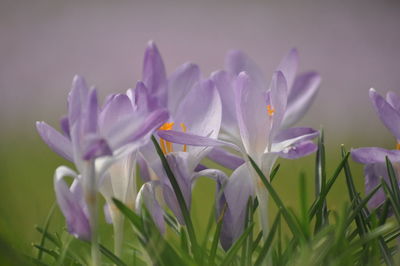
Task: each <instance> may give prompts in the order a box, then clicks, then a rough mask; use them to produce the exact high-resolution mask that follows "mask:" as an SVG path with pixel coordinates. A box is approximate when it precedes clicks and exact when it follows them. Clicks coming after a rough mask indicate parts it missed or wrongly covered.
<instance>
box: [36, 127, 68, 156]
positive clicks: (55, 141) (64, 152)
mask: <svg viewBox="0 0 400 266" xmlns="http://www.w3.org/2000/svg"><path fill="white" fill-rule="evenodd" d="M36 129H37V131H38V133H39V135H40V137H42V139H43V141H44V142H45V143H46V144H47V145H48V146H49V147H50V148H51V149H52V150H53V151H54V152H56V153H57V154H58V155H60V156H62V157H64V158H65V159H67V160H69V161H71V162H72V161H73V153H72V145H71V141H70V140H69V139H68V138H67V137H65V136H63V135H62V134H60V133H59V132H58V131H57V130H55V129H54V128H52V127H51V126H49V125H48V124H46V123H45V122H36Z"/></svg>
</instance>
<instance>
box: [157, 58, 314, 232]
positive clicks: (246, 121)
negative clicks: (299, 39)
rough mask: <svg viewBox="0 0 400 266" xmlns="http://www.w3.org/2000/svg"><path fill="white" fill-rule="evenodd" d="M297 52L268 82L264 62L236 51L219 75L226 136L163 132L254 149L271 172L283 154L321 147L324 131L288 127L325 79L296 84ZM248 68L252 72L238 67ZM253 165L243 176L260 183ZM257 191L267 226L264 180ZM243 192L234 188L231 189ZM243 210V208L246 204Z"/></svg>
mask: <svg viewBox="0 0 400 266" xmlns="http://www.w3.org/2000/svg"><path fill="white" fill-rule="evenodd" d="M296 58H297V53H296V52H295V51H292V52H291V53H290V54H289V56H288V57H287V58H286V59H285V60H284V61H283V63H281V65H280V67H279V69H280V70H278V71H276V72H275V73H274V75H273V77H272V81H271V83H270V85H269V88H268V87H267V86H266V84H267V83H266V82H265V80H264V78H263V76H262V75H261V71H260V70H259V68H258V67H256V65H255V64H254V63H253V62H252V61H251V60H250V59H249V58H247V57H245V56H244V55H243V54H242V53H238V52H234V53H233V54H232V55H231V56H228V60H227V61H228V63H227V65H228V67H227V68H228V69H229V71H228V72H226V73H224V72H219V73H216V74H214V75H213V79H214V81H215V83H216V84H217V88H218V89H219V91H220V94H221V98H222V102H223V117H224V115H225V120H224V118H223V121H224V122H223V123H224V133H225V135H221V137H220V139H211V138H207V137H204V136H196V135H195V134H192V133H190V132H189V133H184V132H179V131H159V132H158V134H159V136H160V137H161V138H163V139H165V140H167V141H171V142H175V143H180V144H187V145H195V146H206V147H207V146H213V147H221V146H225V147H230V148H233V149H236V150H238V151H240V152H241V153H242V154H243V157H244V159H245V160H247V154H248V155H250V156H251V157H252V158H253V159H254V160H255V162H256V163H257V164H258V165H259V166H260V167H261V169H262V171H263V172H264V173H266V175H268V174H269V172H270V171H271V168H272V166H273V164H274V162H275V161H276V159H277V158H278V157H282V158H288V159H296V158H299V157H302V156H306V155H308V154H311V153H313V152H315V151H316V149H317V147H316V145H315V144H314V143H313V142H312V139H313V138H315V137H316V136H318V134H319V133H318V131H316V130H314V129H311V128H303V127H300V128H288V126H289V125H290V124H292V123H294V122H296V121H297V120H298V119H299V118H300V117H301V116H302V115H303V114H304V112H305V111H306V110H307V108H308V105H309V104H310V103H311V102H312V99H313V97H314V95H315V92H316V89H317V87H318V85H319V76H318V75H316V74H312V75H311V74H310V75H307V78H306V77H302V78H301V80H303V81H302V82H300V81H299V82H298V83H297V85H296V82H295V70H296V69H297V59H296ZM242 70H246V71H248V73H247V72H240V73H238V72H239V71H242ZM237 73H238V75H237V76H236V77H235V75H236V74H237ZM229 76H231V77H229ZM232 76H233V77H232ZM286 77H287V78H286ZM221 80H222V81H221ZM218 84H219V85H218ZM293 84H294V85H293ZM288 85H289V86H288ZM295 85H296V86H295ZM300 85H301V86H300ZM300 91H303V92H304V93H303V94H302V93H300ZM306 92H308V93H306ZM291 95H292V96H291ZM304 105H306V106H304ZM247 166H248V167H247V171H248V174H247V175H245V177H243V176H244V175H240V176H242V178H247V179H250V178H252V179H253V180H252V181H247V182H248V183H249V184H259V183H258V182H256V181H257V180H258V176H257V175H256V173H255V172H254V170H253V169H252V167H251V166H250V165H249V164H248V165H247ZM254 191H256V194H257V197H258V199H259V202H260V212H261V215H260V216H261V220H262V224H263V228H264V230H265V231H266V230H267V228H268V226H267V219H268V218H267V212H266V210H267V200H268V197H267V192H266V190H265V188H263V187H262V186H261V185H256V186H255V189H254ZM237 192H238V191H236V192H235V191H234V190H232V192H230V193H237ZM246 203H247V199H246ZM237 204H238V205H243V204H244V203H243V202H242V203H239V202H237ZM238 209H240V208H238ZM238 211H239V212H241V213H242V214H243V212H242V211H241V210H238ZM242 218H244V217H242ZM237 230H239V229H238V228H237Z"/></svg>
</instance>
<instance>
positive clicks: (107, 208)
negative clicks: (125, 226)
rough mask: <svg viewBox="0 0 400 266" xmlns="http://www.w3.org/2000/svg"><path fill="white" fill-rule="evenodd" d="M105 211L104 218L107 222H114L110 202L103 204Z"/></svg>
mask: <svg viewBox="0 0 400 266" xmlns="http://www.w3.org/2000/svg"><path fill="white" fill-rule="evenodd" d="M103 212H104V218H105V220H106V223H108V224H112V222H113V221H112V216H111V210H110V205H109V204H108V203H106V204H104V206H103Z"/></svg>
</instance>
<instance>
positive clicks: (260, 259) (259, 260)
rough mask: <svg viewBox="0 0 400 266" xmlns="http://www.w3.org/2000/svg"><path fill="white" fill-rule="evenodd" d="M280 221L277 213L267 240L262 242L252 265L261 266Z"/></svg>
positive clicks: (279, 214)
mask: <svg viewBox="0 0 400 266" xmlns="http://www.w3.org/2000/svg"><path fill="white" fill-rule="evenodd" d="M280 221H281V213H280V212H278V214H277V215H276V217H275V220H274V223H273V224H272V227H271V230H270V231H269V233H268V236H267V239H266V240H265V242H264V245H263V247H262V248H261V251H260V254H259V255H258V258H257V260H256V262H255V263H254V265H255V266H258V265H261V264H262V263H263V261H264V259H265V257H266V256H267V254H268V251H269V249H270V248H271V244H272V241H273V240H274V237H275V233H276V231H277V228H278V224H279V223H280Z"/></svg>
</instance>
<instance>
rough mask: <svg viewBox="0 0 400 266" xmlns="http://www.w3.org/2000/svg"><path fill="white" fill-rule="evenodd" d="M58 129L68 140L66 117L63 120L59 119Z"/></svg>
mask: <svg viewBox="0 0 400 266" xmlns="http://www.w3.org/2000/svg"><path fill="white" fill-rule="evenodd" d="M60 127H61V130H62V132H64V135H65V136H66V137H67V138H70V137H71V136H70V134H69V121H68V116H64V117H63V118H61V119H60Z"/></svg>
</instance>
